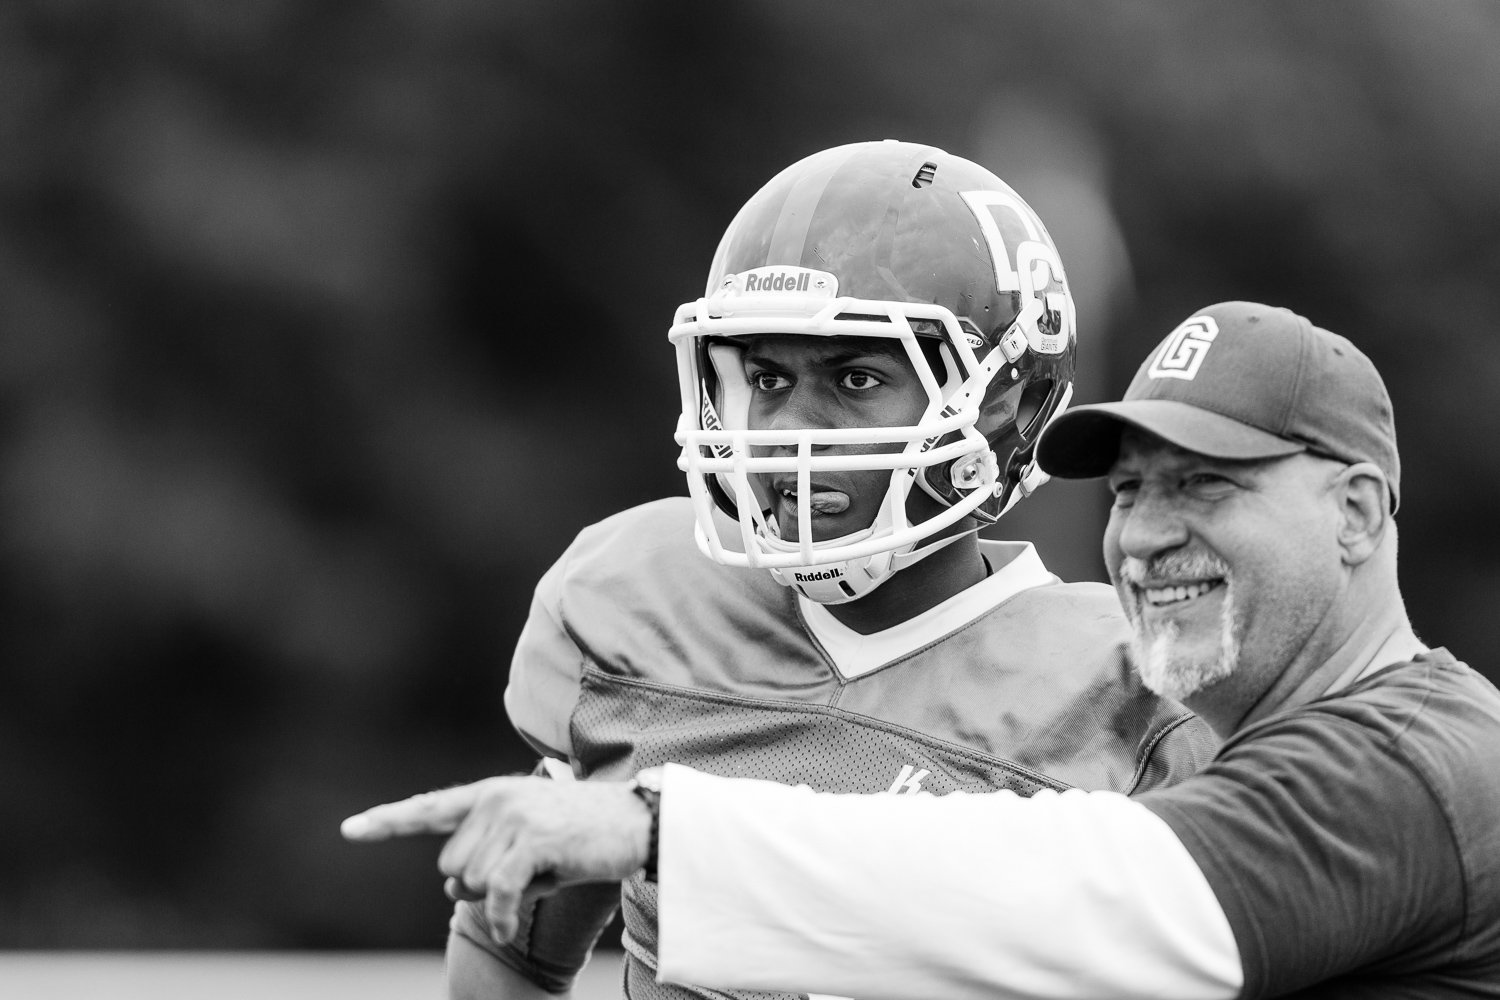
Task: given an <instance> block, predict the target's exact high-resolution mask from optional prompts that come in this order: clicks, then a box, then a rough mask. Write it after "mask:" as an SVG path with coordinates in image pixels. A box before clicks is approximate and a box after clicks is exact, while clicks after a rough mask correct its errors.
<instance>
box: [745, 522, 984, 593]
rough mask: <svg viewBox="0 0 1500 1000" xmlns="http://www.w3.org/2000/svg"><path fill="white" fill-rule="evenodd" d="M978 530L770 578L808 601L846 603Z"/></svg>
mask: <svg viewBox="0 0 1500 1000" xmlns="http://www.w3.org/2000/svg"><path fill="white" fill-rule="evenodd" d="M978 530H979V529H978V528H977V527H976V528H972V529H970V530H969V531H962V532H959V533H958V534H956V535H949V536H948V537H947V538H940V539H938V540H937V541H935V542H933V543H931V544H930V545H924V546H921V547H920V548H916V549H913V550H910V551H906V552H881V553H878V554H876V555H873V556H867V557H865V558H864V559H850V560H849V561H847V562H833V563H823V564H821V565H818V566H795V567H792V568H789V569H773V570H771V571H770V572H771V578H772V579H774V580H775V581H776V582H777V583H779V584H781V585H782V586H784V587H791V588H792V589H793V590H795V591H796V592H797V593H799V594H801V595H802V596H803V597H805V598H807V599H808V600H809V601H815V602H817V603H818V604H847V603H849V602H850V601H857V600H859V599H860V598H861V597H864V596H865V595H866V594H868V593H869V592H870V591H872V590H874V589H875V588H876V587H878V586H880V585H881V584H882V583H884V582H885V581H887V580H889V579H890V578H891V577H892V576H894V575H895V574H896V571H897V570H902V569H905V568H906V567H908V566H910V565H912V564H913V563H916V562H920V561H921V560H923V559H925V558H927V557H928V556H930V555H932V554H933V553H934V552H936V551H937V550H938V549H941V548H943V547H944V546H947V545H952V544H953V543H954V542H956V541H958V540H959V539H960V538H962V537H964V535H969V534H973V533H974V532H975V531H978Z"/></svg>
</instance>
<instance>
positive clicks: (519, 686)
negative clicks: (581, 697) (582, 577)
mask: <svg viewBox="0 0 1500 1000" xmlns="http://www.w3.org/2000/svg"><path fill="white" fill-rule="evenodd" d="M570 551H571V550H570ZM567 564H568V553H564V555H563V557H562V558H561V559H559V560H558V561H557V562H556V563H555V564H553V566H552V568H551V569H549V570H548V571H547V572H546V574H545V575H544V576H543V577H542V579H541V581H540V582H539V583H538V584H537V585H536V593H535V594H534V595H533V597H532V599H531V611H530V613H529V614H528V615H527V618H526V626H525V628H523V629H522V630H521V638H520V639H519V640H518V641H517V642H516V653H515V656H514V657H512V658H511V661H510V680H509V682H508V683H507V684H506V687H505V712H506V714H507V715H508V716H510V722H511V725H513V726H515V727H516V730H517V732H519V733H520V734H521V735H522V736H523V737H525V738H526V741H527V742H528V743H530V744H531V745H532V748H533V749H535V750H536V751H537V752H538V753H540V754H542V755H543V756H547V757H557V758H561V759H564V760H566V759H570V758H571V757H572V756H573V745H572V744H573V741H572V737H571V736H570V735H569V722H570V720H571V719H572V717H573V709H574V707H575V706H576V705H577V704H578V687H579V683H580V681H581V678H582V675H583V653H582V652H580V651H579V649H578V646H577V645H576V644H575V643H574V642H573V640H572V639H571V638H570V637H569V636H568V633H567V631H566V630H565V629H564V628H563V618H562V608H561V603H562V583H563V578H564V575H565V573H566V571H567Z"/></svg>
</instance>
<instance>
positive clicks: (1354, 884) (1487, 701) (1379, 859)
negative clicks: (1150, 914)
mask: <svg viewBox="0 0 1500 1000" xmlns="http://www.w3.org/2000/svg"><path fill="white" fill-rule="evenodd" d="M1497 730H1500V692H1497V691H1496V690H1495V688H1494V686H1493V685H1491V684H1490V683H1489V682H1488V681H1486V680H1485V679H1484V678H1483V677H1481V676H1480V675H1478V674H1477V673H1475V672H1474V671H1472V670H1470V669H1469V668H1468V667H1466V666H1464V665H1463V664H1461V663H1459V662H1457V661H1456V660H1455V659H1454V658H1453V657H1452V656H1451V655H1450V654H1449V653H1448V652H1447V651H1446V650H1442V649H1439V650H1434V651H1433V652H1431V653H1425V654H1423V655H1421V656H1419V657H1417V658H1416V659H1415V660H1412V661H1410V662H1407V663H1401V664H1397V665H1394V666H1391V667H1387V668H1385V669H1384V670H1381V671H1379V672H1377V673H1375V674H1372V675H1371V676H1369V677H1367V678H1365V679H1363V680H1361V681H1360V682H1359V683H1357V684H1355V685H1353V686H1351V687H1349V688H1347V689H1345V690H1342V691H1339V692H1338V693H1337V694H1335V695H1331V696H1327V697H1325V698H1323V699H1320V700H1318V701H1314V702H1311V703H1309V704H1307V705H1303V706H1301V707H1299V708H1297V709H1294V710H1292V711H1289V712H1285V713H1282V714H1279V715H1275V716H1272V717H1270V718H1268V719H1266V720H1264V721H1262V722H1260V723H1257V724H1255V725H1252V726H1249V727H1247V728H1245V729H1244V730H1242V731H1240V732H1238V733H1236V734H1235V735H1234V736H1233V737H1232V738H1231V739H1230V740H1229V741H1228V742H1227V743H1226V744H1225V745H1224V747H1223V748H1222V749H1221V750H1220V752H1219V755H1218V757H1217V758H1215V760H1214V761H1213V763H1212V764H1210V765H1209V766H1208V767H1207V768H1206V769H1205V770H1204V771H1202V772H1201V773H1200V774H1198V775H1197V776H1196V777H1194V778H1193V779H1192V780H1190V781H1187V782H1184V783H1183V784H1181V785H1179V786H1177V787H1175V788H1171V789H1164V790H1161V791H1155V792H1148V793H1146V794H1144V795H1141V796H1139V797H1138V798H1137V800H1136V801H1138V802H1140V803H1141V804H1142V805H1145V806H1146V807H1147V808H1149V809H1151V810H1152V811H1153V812H1154V813H1156V814H1157V815H1158V816H1160V817H1161V818H1162V819H1163V820H1165V821H1166V823H1167V824H1168V825H1169V826H1171V828H1172V830H1173V832H1174V833H1176V835H1177V837H1178V838H1179V839H1180V840H1181V841H1182V843H1183V844H1184V845H1185V846H1186V847H1187V850H1188V852H1189V854H1191V855H1192V857H1193V860H1194V861H1195V862H1196V863H1197V864H1198V867H1199V868H1201V869H1202V871H1203V874H1204V875H1205V876H1206V877H1207V879H1208V882H1209V885H1210V886H1211V887H1212V888H1213V892H1214V895H1215V896H1216V897H1217V898H1218V901H1219V904H1220V905H1221V906H1222V907H1223V910H1224V914H1225V916H1226V917H1227V918H1228V920H1229V924H1230V926H1231V928H1232V929H1233V932H1234V938H1235V942H1236V944H1237V945H1238V947H1239V951H1240V960H1241V964H1242V966H1243V971H1244V987H1243V992H1242V993H1241V996H1242V997H1247V998H1248V997H1273V996H1283V995H1288V994H1292V995H1305V996H1317V997H1351V998H1352V997H1377V996H1378V997H1381V998H1390V997H1423V998H1434V997H1460V996H1462V997H1471V996H1500V793H1497V791H1496V786H1497V784H1500V739H1497V738H1496V733H1497ZM1350 969H1353V970H1357V971H1355V972H1353V973H1341V971H1340V970H1350ZM1313 984H1318V985H1313ZM1303 989H1306V993H1305V994H1300V993H1298V992H1297V991H1299V990H1303Z"/></svg>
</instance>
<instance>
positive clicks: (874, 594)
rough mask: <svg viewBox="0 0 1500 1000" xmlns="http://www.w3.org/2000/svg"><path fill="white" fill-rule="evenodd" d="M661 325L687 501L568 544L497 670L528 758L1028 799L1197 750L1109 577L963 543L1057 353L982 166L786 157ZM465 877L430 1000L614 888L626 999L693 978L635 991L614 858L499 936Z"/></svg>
mask: <svg viewBox="0 0 1500 1000" xmlns="http://www.w3.org/2000/svg"><path fill="white" fill-rule="evenodd" d="M670 340H671V342H672V344H673V345H675V348H676V353H677V366H678V372H679V377H680V386H681V397H682V417H681V420H680V422H679V425H678V431H677V439H678V442H679V443H680V444H681V445H682V452H681V458H680V459H679V465H680V467H681V468H682V469H683V470H684V471H685V472H686V474H687V482H688V489H689V493H690V496H689V497H688V498H672V499H667V500H661V501H657V502H655V503H650V504H646V505H644V506H641V507H637V508H634V509H632V510H627V511H624V512H623V513H620V514H617V515H615V516H614V517H611V518H609V519H607V520H605V521H603V522H601V523H599V524H596V525H593V526H592V527H589V528H586V529H585V530H584V531H583V532H582V533H580V534H579V536H578V538H577V540H576V541H575V542H574V543H573V544H572V545H571V546H570V547H569V548H568V550H567V551H566V552H565V553H564V554H563V556H562V558H560V559H559V560H558V561H557V563H556V565H554V566H553V567H552V568H551V570H549V571H548V572H547V574H546V575H545V576H544V577H543V578H542V580H541V582H540V584H539V585H538V586H537V589H536V596H535V600H534V602H533V604H532V607H531V613H530V618H529V619H528V621H527V624H526V627H525V629H524V631H523V632H522V634H521V638H520V642H519V644H518V646H517V649H516V653H515V658H514V660H513V662H512V664H511V674H510V683H509V687H508V688H507V690H506V693H505V705H506V710H507V712H508V713H509V716H510V719H511V721H512V722H513V723H514V725H515V726H516V728H517V729H518V730H519V731H520V732H521V733H522V735H523V736H525V738H526V739H527V740H528V741H529V742H530V743H531V744H532V746H534V747H535V748H536V750H537V751H538V752H539V753H540V754H542V755H543V757H544V764H543V769H544V770H545V771H546V772H547V773H550V774H551V775H552V776H553V777H555V778H558V779H561V780H573V779H575V778H578V779H591V778H604V779H617V780H624V779H627V778H629V777H631V776H632V775H634V774H636V772H637V771H639V770H641V769H642V768H648V767H651V766H653V765H657V764H661V763H663V762H666V761H673V762H677V763H681V764H689V765H692V766H693V767H696V768H698V769H700V770H704V771H709V772H714V773H717V774H721V775H729V776H744V777H757V778H767V779H772V780H775V781H779V782H783V783H789V784H807V785H810V786H812V787H813V788H815V789H818V790H822V791H839V792H876V791H888V792H891V793H893V794H912V793H920V792H931V793H934V794H944V793H947V792H950V791H954V790H958V789H964V790H969V791H991V790H995V789H1002V788H1008V789H1013V790H1015V791H1017V792H1019V793H1021V794H1023V795H1029V794H1031V793H1033V792H1035V791H1037V790H1039V789H1043V788H1053V789H1061V788H1065V787H1068V786H1077V787H1082V788H1085V789H1110V790H1115V791H1122V792H1137V791H1142V790H1145V789H1147V788H1151V787H1158V786H1160V785H1163V784H1165V783H1169V782H1172V781H1175V780H1177V779H1180V778H1182V777H1185V776H1187V775H1188V774H1190V773H1192V772H1193V771H1195V770H1196V769H1197V768H1198V767H1199V766H1200V765H1201V764H1203V763H1206V761H1207V760H1208V759H1209V757H1210V756H1211V755H1212V752H1213V750H1214V748H1215V739H1214V737H1213V735H1212V733H1211V731H1210V730H1209V729H1208V728H1207V727H1206V726H1204V725H1203V724H1202V723H1201V722H1200V721H1199V720H1197V718H1196V717H1194V716H1193V715H1191V714H1190V713H1188V712H1187V711H1186V710H1185V709H1184V708H1182V706H1180V705H1178V704H1176V703H1174V702H1170V701H1166V700H1163V699H1161V698H1159V697H1157V696H1155V695H1153V694H1151V693H1150V692H1148V691H1146V690H1145V689H1144V688H1143V687H1141V685H1140V683H1139V681H1138V680H1137V678H1136V675H1135V674H1134V673H1133V671H1132V670H1131V669H1129V666H1128V664H1127V662H1126V660H1125V657H1124V650H1125V648H1126V645H1127V643H1128V640H1129V634H1130V633H1129V628H1128V626H1127V624H1126V622H1125V619H1124V618H1123V617H1122V614H1121V611H1120V607H1119V604H1118V602H1117V600H1116V597H1115V595H1114V591H1113V590H1112V589H1111V588H1110V587H1109V586H1107V585H1104V584H1093V583H1084V584H1064V583H1062V582H1060V581H1059V580H1058V579H1057V577H1055V576H1053V575H1052V574H1050V573H1049V572H1048V571H1047V569H1046V568H1045V567H1044V566H1043V565H1042V562H1041V560H1040V559H1039V558H1038V556H1037V553H1036V551H1035V550H1034V549H1033V547H1032V546H1031V545H1029V544H1027V543H1024V542H993V541H981V540H980V539H979V538H978V536H977V534H976V533H977V532H978V531H979V530H980V529H981V528H983V527H985V526H986V525H990V524H994V523H995V522H996V521H997V520H998V519H999V517H1000V516H1001V515H1002V514H1003V513H1004V512H1005V511H1006V510H1007V509H1008V508H1009V507H1010V506H1011V505H1012V504H1014V503H1016V502H1017V501H1018V500H1020V499H1021V498H1022V497H1024V496H1027V495H1029V494H1030V493H1031V492H1033V491H1034V490H1035V489H1036V488H1037V487H1038V485H1040V484H1041V483H1042V482H1043V480H1044V479H1045V476H1044V475H1043V474H1042V473H1041V472H1040V471H1039V470H1038V469H1037V466H1036V463H1035V461H1034V458H1033V449H1034V446H1035V443H1036V440H1037V437H1038V434H1039V433H1040V431H1041V429H1042V427H1043V426H1044V425H1045V424H1046V423H1047V421H1048V420H1049V419H1050V418H1051V417H1052V416H1053V415H1055V414H1056V413H1058V412H1059V411H1061V410H1062V409H1063V408H1064V407H1065V406H1066V405H1067V401H1068V397H1069V395H1070V394H1071V391H1072V389H1071V387H1072V377H1073V364H1074V356H1075V352H1076V347H1077V338H1076V334H1075V331H1074V315H1073V302H1072V298H1071V296H1070V294H1069V290H1068V282H1067V278H1066V276H1065V274H1064V271H1063V266H1062V262H1061V261H1060V260H1059V258H1058V254H1057V250H1056V248H1055V247H1054V246H1053V244H1052V241H1051V238H1050V237H1049V236H1048V235H1047V231H1046V229H1045V228H1044V227H1043V226H1042V223H1041V221H1040V220H1039V219H1038V218H1037V216H1036V214H1035V213H1034V212H1033V211H1032V210H1031V208H1030V207H1029V206H1028V205H1027V204H1026V203H1025V202H1024V201H1022V200H1021V198H1020V197H1019V196H1018V195H1017V194H1016V193H1015V192H1014V191H1012V190H1011V189H1010V188H1009V187H1007V186H1006V185H1005V184H1004V183H1003V182H1002V181H1000V180H999V179H998V178H997V177H995V176H994V175H993V174H991V173H989V172H988V171H986V170H984V169H983V168H981V167H979V166H977V165H975V164H973V163H971V162H969V161H967V160H964V159H961V158H959V157H956V156H951V155H949V154H947V153H945V152H943V151H941V150H938V149H934V148H932V147H930V146H922V145H914V144H910V143H902V142H895V141H890V140H888V141H885V142H873V143H860V144H855V145H849V146H841V147H838V148H835V149H830V150H826V151H824V152H821V153H818V154H816V155H814V156H810V157H808V158H807V159H805V160H802V161H800V162H798V163H796V164H794V165H793V166H791V167H790V168H788V169H787V170H785V171H783V172H782V173H780V174H779V175H777V176H776V177H775V178H773V179H772V180H771V181H770V182H769V183H768V184H767V185H766V186H765V187H764V188H762V189H761V190H760V191H759V192H758V193H757V194H756V195H755V196H754V197H753V198H751V199H750V201H749V202H748V203H747V204H746V205H745V207H744V208H743V209H741V211H740V212H739V214H738V215H737V216H736V217H735V219H734V221H733V222H732V223H731V225H730V227H729V230H728V232H727V233H726V234H725V236H724V239H723V241H722V242H721V243H720V245H719V249H718V252H717V254H716V255H715V257H714V261H713V265H712V267H711V268H710V271H709V278H708V286H707V290H706V293H705V295H704V296H703V297H702V298H700V299H698V300H697V301H696V302H692V303H689V304H687V305H684V306H682V307H681V308H680V309H679V310H678V312H677V316H676V322H675V323H674V325H673V326H672V328H671V332H670ZM472 835H474V836H478V835H479V833H477V832H473V833H472ZM462 836H467V835H462ZM891 863H892V864H893V865H901V866H907V867H911V868H913V869H916V868H919V866H920V865H921V863H922V860H921V858H892V859H891ZM484 891H485V886H484V885H483V884H482V883H481V884H468V885H466V884H465V883H464V880H463V879H458V880H455V881H454V882H451V883H450V892H451V893H453V894H455V895H456V896H458V897H459V898H460V900H461V901H460V902H459V903H458V906H457V909H456V911H455V914H454V918H453V922H452V933H451V935H450V939H449V984H450V991H451V992H452V994H453V995H455V996H491V995H504V996H512V997H515V996H523V995H533V996H535V995H540V994H541V993H543V992H547V993H560V992H564V991H566V990H567V989H568V988H569V985H570V983H571V981H572V978H573V976H574V974H575V973H576V972H577V971H578V969H579V968H580V967H581V966H582V965H583V963H584V962H585V961H586V960H587V957H588V954H589V950H590V948H591V947H592V945H593V942H594V941H595V940H596V939H597V936H598V934H599V933H600V930H601V929H602V928H603V927H604V926H605V925H606V924H607V923H608V921H609V920H610V918H611V915H612V913H613V911H614V910H615V908H616V906H617V905H621V901H622V900H623V907H624V915H625V934H624V945H625V948H626V951H627V958H626V970H625V984H624V985H625V991H626V994H627V995H628V996H631V997H637V998H646V997H652V998H656V997H661V998H667V997H671V998H682V997H686V996H689V995H691V994H694V993H696V994H699V995H702V996H711V995H717V994H713V993H711V991H707V990H689V989H684V988H682V987H678V986H670V985H662V984H658V983H657V982H656V975H655V940H656V906H655V904H656V898H655V893H656V886H655V884H654V883H651V882H648V881H646V880H644V879H643V878H640V877H636V878H633V879H631V880H629V881H627V882H626V883H624V885H623V893H622V892H621V887H620V886H617V885H603V886H579V887H573V888H571V889H568V890H565V891H563V892H560V893H557V894H554V895H552V896H548V897H546V898H544V899H541V900H540V901H537V902H534V903H532V904H531V905H530V906H529V908H528V909H527V911H526V912H525V913H524V915H523V918H522V924H521V928H520V932H519V933H517V934H516V935H515V937H514V939H513V941H512V942H511V943H509V944H506V945H503V946H501V945H497V944H495V943H494V940H493V939H492V936H491V933H490V927H489V925H488V923H487V918H486V911H485V906H484V903H483V901H482V899H483V894H484ZM467 900H472V901H467Z"/></svg>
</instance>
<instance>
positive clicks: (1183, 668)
mask: <svg viewBox="0 0 1500 1000" xmlns="http://www.w3.org/2000/svg"><path fill="white" fill-rule="evenodd" d="M1132 561H1133V560H1127V563H1129V562H1132ZM1220 565H1222V564H1220ZM1224 568H1225V569H1226V570H1227V568H1228V567H1224ZM1123 569H1124V572H1123V573H1122V575H1123V576H1124V577H1125V578H1126V579H1127V580H1130V579H1132V577H1134V578H1135V579H1136V580H1139V579H1140V578H1141V577H1142V576H1143V575H1144V574H1143V573H1142V572H1141V571H1140V568H1137V567H1135V566H1129V565H1127V566H1125V567H1124V568H1123ZM1125 605H1126V609H1127V611H1128V615H1127V617H1129V618H1130V624H1131V626H1132V628H1131V632H1130V652H1131V656H1132V658H1133V659H1134V660H1135V669H1136V672H1137V673H1139V674H1140V675H1141V683H1142V684H1143V685H1145V687H1146V690H1148V691H1151V692H1153V693H1154V694H1158V695H1160V696H1162V697H1163V698H1171V699H1173V700H1175V701H1181V700H1182V699H1184V698H1187V697H1190V696H1191V695H1193V694H1196V693H1197V692H1199V691H1201V690H1203V689H1204V688H1206V687H1208V686H1209V685H1210V684H1215V683H1217V682H1218V681H1221V680H1223V679H1224V678H1226V677H1228V676H1229V675H1230V674H1232V673H1234V671H1235V668H1236V667H1237V666H1238V665H1239V659H1240V640H1239V637H1238V635H1237V634H1236V632H1237V629H1236V628H1235V614H1234V585H1233V581H1231V580H1230V579H1229V577H1228V574H1227V573H1225V574H1224V606H1223V608H1222V610H1221V611H1220V613H1219V649H1218V654H1217V655H1216V656H1207V657H1204V656H1199V657H1186V656H1183V655H1181V654H1180V653H1179V651H1178V649H1177V639H1178V629H1177V623H1176V622H1163V623H1162V624H1161V625H1160V626H1159V627H1157V628H1154V629H1153V628H1152V627H1151V626H1149V625H1147V624H1146V621H1145V619H1144V618H1143V617H1142V616H1141V613H1140V608H1139V606H1138V605H1136V602H1134V601H1131V600H1127V601H1126V602H1125ZM1153 633H1154V634H1153Z"/></svg>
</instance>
